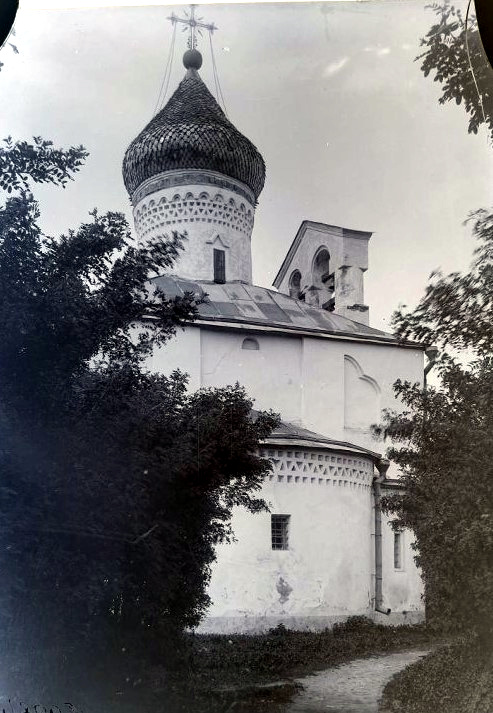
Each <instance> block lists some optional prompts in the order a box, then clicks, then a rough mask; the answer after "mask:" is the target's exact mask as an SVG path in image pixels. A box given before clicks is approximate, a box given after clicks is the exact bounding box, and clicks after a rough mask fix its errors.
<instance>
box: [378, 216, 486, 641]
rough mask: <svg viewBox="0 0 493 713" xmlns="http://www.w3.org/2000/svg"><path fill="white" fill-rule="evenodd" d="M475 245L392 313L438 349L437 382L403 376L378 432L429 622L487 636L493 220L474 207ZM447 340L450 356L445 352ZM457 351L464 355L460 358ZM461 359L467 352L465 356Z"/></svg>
mask: <svg viewBox="0 0 493 713" xmlns="http://www.w3.org/2000/svg"><path fill="white" fill-rule="evenodd" d="M474 233H475V236H476V238H477V240H478V247H477V249H476V251H475V257H474V261H473V264H472V266H471V269H470V271H469V272H466V273H463V274H462V273H453V274H451V275H441V274H438V275H436V276H435V277H434V278H433V279H432V281H431V283H430V284H429V286H428V288H427V290H426V294H425V296H424V297H423V299H422V300H421V302H420V303H419V304H418V306H417V307H416V309H414V310H413V311H410V312H405V311H401V312H399V313H397V314H396V315H395V319H394V322H395V325H396V326H397V330H398V333H399V335H400V336H401V337H405V338H415V339H419V340H421V341H424V342H425V343H428V344H430V343H434V344H436V345H437V346H438V347H439V348H440V349H441V350H442V356H441V358H440V360H439V362H438V365H437V368H438V370H439V377H440V385H439V387H438V388H428V389H425V390H421V389H420V388H419V387H418V385H413V384H410V383H400V382H398V383H397V385H396V391H397V394H398V396H399V397H400V399H401V401H402V402H403V404H404V405H405V409H406V410H405V411H404V412H403V413H401V414H397V413H389V412H387V413H386V419H385V424H384V426H383V427H382V429H381V431H383V432H384V433H385V435H387V436H389V437H391V438H392V440H393V447H392V448H391V449H390V452H389V455H390V457H391V458H392V459H393V460H395V461H396V462H397V463H398V464H399V465H400V466H401V468H402V470H403V472H404V482H405V485H406V490H405V492H404V493H403V494H401V495H400V496H396V497H394V498H391V499H390V500H389V501H387V506H388V507H389V508H390V510H391V511H393V512H394V513H395V514H396V515H397V522H398V524H399V525H400V526H408V527H411V528H412V529H413V530H414V532H415V534H416V540H417V547H418V553H419V554H418V561H419V564H420V565H421V567H422V570H423V576H424V582H425V587H426V601H427V607H428V616H429V619H430V621H432V622H435V623H438V624H440V625H442V626H446V627H449V628H454V627H457V626H459V627H462V628H464V629H469V630H475V631H477V632H480V633H481V634H482V635H483V634H484V636H485V639H488V637H489V636H491V632H492V630H493V616H492V612H491V607H490V605H489V602H490V601H491V598H492V596H493V354H492V346H493V332H492V328H491V325H492V323H493V292H492V289H491V284H492V281H491V277H490V276H491V274H492V270H493V223H492V220H491V216H490V215H489V214H488V213H486V212H484V211H481V212H479V213H477V214H476V217H475V224H474ZM447 346H452V347H453V348H454V353H455V359H454V358H452V357H451V356H450V355H448V354H447V352H446V349H447ZM457 355H460V356H461V359H459V358H458V356H457ZM466 357H467V358H466Z"/></svg>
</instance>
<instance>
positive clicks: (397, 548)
mask: <svg viewBox="0 0 493 713" xmlns="http://www.w3.org/2000/svg"><path fill="white" fill-rule="evenodd" d="M394 569H402V532H394Z"/></svg>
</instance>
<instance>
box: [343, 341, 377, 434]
mask: <svg viewBox="0 0 493 713" xmlns="http://www.w3.org/2000/svg"><path fill="white" fill-rule="evenodd" d="M379 420H380V387H379V385H378V383H377V382H376V381H375V379H373V378H372V377H371V376H368V374H365V373H364V372H363V369H362V368H361V366H360V364H359V363H358V362H357V361H356V359H355V358H354V357H352V356H349V355H347V354H346V355H345V356H344V427H345V428H355V429H359V430H365V431H368V430H369V429H370V427H371V426H372V425H373V424H375V423H378V421H379Z"/></svg>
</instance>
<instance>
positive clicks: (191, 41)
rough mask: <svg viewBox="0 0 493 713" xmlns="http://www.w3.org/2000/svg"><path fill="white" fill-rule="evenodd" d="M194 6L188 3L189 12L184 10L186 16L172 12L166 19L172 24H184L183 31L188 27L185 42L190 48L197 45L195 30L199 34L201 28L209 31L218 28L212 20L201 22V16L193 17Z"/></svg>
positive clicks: (192, 48)
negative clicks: (188, 33) (179, 15)
mask: <svg viewBox="0 0 493 713" xmlns="http://www.w3.org/2000/svg"><path fill="white" fill-rule="evenodd" d="M195 7H196V6H195V5H190V13H188V12H187V10H184V13H185V16H186V17H178V16H177V15H175V13H174V12H172V13H171V15H170V16H169V17H168V20H170V21H171V22H172V23H173V25H175V24H176V23H180V24H182V25H185V27H184V28H183V32H186V31H187V27H188V30H189V32H190V35H189V36H188V41H187V44H188V48H189V49H191V50H194V49H195V48H196V46H197V37H196V34H195V31H197V32H198V34H199V35H201V34H202V30H203V29H204V30H207V31H208V32H211V33H212V32H214V30H217V29H218V28H217V27H216V26H215V25H214V23H213V22H212V23H210V24H207V23H205V22H202V20H203V18H202V17H195Z"/></svg>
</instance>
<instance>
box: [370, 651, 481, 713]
mask: <svg viewBox="0 0 493 713" xmlns="http://www.w3.org/2000/svg"><path fill="white" fill-rule="evenodd" d="M380 711H381V713H394V712H395V713H397V712H398V713H441V711H444V712H445V711H446V713H492V711H493V651H492V649H491V642H490V646H489V647H485V646H484V645H481V643H480V642H479V640H478V639H473V638H471V639H469V640H467V639H466V640H464V639H463V640H459V641H456V642H455V643H453V644H449V645H447V646H443V647H441V648H439V649H438V650H437V651H434V652H433V653H431V654H429V655H428V656H427V657H426V658H424V659H422V660H421V661H418V662H417V663H415V664H413V665H412V666H409V667H408V668H407V669H405V670H404V671H401V672H400V673H399V674H398V675H397V676H396V677H395V678H393V679H392V680H391V681H390V682H389V683H388V684H387V686H386V688H385V690H384V695H383V698H382V702H381V705H380Z"/></svg>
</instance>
